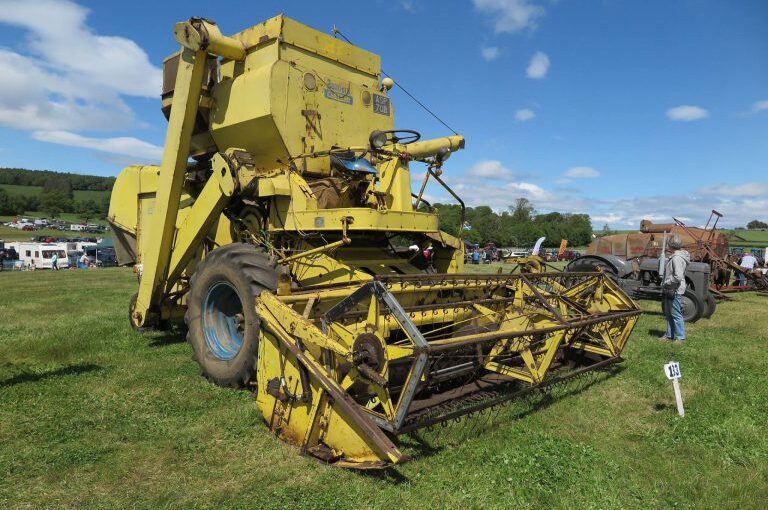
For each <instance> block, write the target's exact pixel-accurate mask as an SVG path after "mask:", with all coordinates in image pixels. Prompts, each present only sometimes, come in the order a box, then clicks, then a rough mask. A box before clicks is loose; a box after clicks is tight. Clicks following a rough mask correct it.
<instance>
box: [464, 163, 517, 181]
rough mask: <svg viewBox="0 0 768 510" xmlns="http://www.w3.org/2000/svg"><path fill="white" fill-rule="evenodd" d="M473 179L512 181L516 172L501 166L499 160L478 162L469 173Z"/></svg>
mask: <svg viewBox="0 0 768 510" xmlns="http://www.w3.org/2000/svg"><path fill="white" fill-rule="evenodd" d="M467 174H469V175H471V176H473V177H482V178H486V179H510V178H511V177H513V176H514V175H515V172H513V171H512V170H510V169H509V168H507V167H505V166H504V165H502V164H501V161H497V160H485V161H478V162H477V163H475V164H474V165H472V167H471V168H470V169H469V170H468V171H467Z"/></svg>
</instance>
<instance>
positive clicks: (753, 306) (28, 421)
mask: <svg viewBox="0 0 768 510" xmlns="http://www.w3.org/2000/svg"><path fill="white" fill-rule="evenodd" d="M484 269H485V268H484ZM488 269H489V270H493V269H494V268H488ZM0 289H2V290H3V292H2V295H3V299H2V301H0V508H3V509H6V508H9V509H11V508H12V509H17V508H18V509H28V508H29V509H31V508H34V509H37V508H56V509H60V508H65V509H67V508H73V509H74V508H77V509H83V508H107V509H116V508H148V509H158V508H216V509H225V508H259V509H278V508H286V509H294V508H301V509H312V508H322V509H333V510H341V509H355V510H359V509H368V508H381V509H384V508H386V509H392V508H397V509H422V508H425V507H426V508H434V509H442V508H461V509H474V508H478V509H480V508H482V509H490V508H504V509H507V508H537V509H539V508H567V509H586V508H593V509H624V508H626V509H656V508H664V509H666V508H684V509H688V508H697V509H698V508H706V509H708V508H712V509H731V508H733V509H745V510H746V509H762V508H765V505H766V499H765V498H766V494H768V463H767V462H766V459H768V436H766V434H765V432H766V416H768V377H767V376H766V366H768V351H766V348H765V347H766V341H768V314H766V313H765V307H766V303H768V302H767V301H766V298H765V297H759V296H756V295H754V294H743V295H738V296H735V298H734V300H733V301H732V302H728V303H723V304H721V305H720V306H719V308H718V311H717V313H716V315H715V316H714V318H713V319H712V320H703V321H700V322H698V323H697V324H694V325H692V326H690V328H689V340H688V342H687V343H686V344H685V345H683V346H679V345H671V344H669V343H662V342H659V341H658V340H655V338H654V337H655V335H656V333H655V332H656V330H658V329H660V328H661V327H662V318H661V317H659V316H658V315H656V314H646V315H644V316H643V317H642V318H641V319H640V321H639V323H638V325H637V327H636V329H635V332H634V334H633V335H632V338H631V339H630V342H629V344H628V346H627V348H626V350H625V357H626V359H627V361H626V363H625V364H624V365H623V367H624V368H623V370H622V371H620V372H618V373H616V374H615V375H613V376H612V377H609V378H607V379H600V378H598V379H596V380H595V382H594V384H593V385H592V386H590V387H587V388H584V389H583V391H576V390H577V389H578V387H575V388H574V387H572V389H573V390H574V391H571V392H570V393H565V394H563V393H557V394H555V398H553V399H551V400H546V399H537V400H534V402H533V404H530V405H529V404H523V403H518V404H515V405H510V406H507V407H504V408H503V409H502V411H501V412H500V413H499V415H498V416H497V417H496V420H495V421H494V422H492V423H491V424H490V425H486V426H484V427H483V426H480V427H479V428H475V429H473V428H472V427H471V426H470V425H471V424H475V425H477V424H478V423H480V422H481V419H480V418H472V419H470V420H469V421H468V422H467V425H466V426H457V425H452V426H450V427H448V428H445V429H439V430H438V431H437V432H427V431H425V432H424V433H423V434H422V436H421V437H422V438H423V439H424V440H425V441H426V443H427V444H428V445H429V448H417V447H416V443H415V442H414V441H413V440H411V439H408V438H406V439H405V440H404V441H405V449H406V451H407V452H408V453H410V454H411V455H412V456H413V460H412V461H411V462H409V463H406V464H404V465H402V466H400V467H397V468H395V469H392V470H389V471H387V472H383V473H374V474H366V473H359V472H354V471H345V470H342V469H337V468H330V467H326V466H323V465H320V464H318V463H316V462H314V461H312V460H309V459H307V458H303V457H300V456H299V455H298V453H297V452H296V451H295V450H294V449H293V448H292V447H290V446H287V445H285V444H283V443H281V442H280V441H278V440H277V439H275V438H274V437H273V436H272V435H271V434H270V432H269V431H268V430H267V427H266V426H265V425H263V423H262V421H261V418H260V416H259V414H258V412H257V410H256V406H255V404H254V402H253V400H252V397H251V396H250V394H249V393H247V392H243V391H233V390H226V389H221V388H217V387H214V386H212V385H210V384H209V383H207V382H206V381H205V380H204V379H202V378H201V377H199V376H198V373H197V368H196V366H195V364H194V363H193V362H192V361H191V360H190V349H189V347H188V346H187V344H186V343H184V342H182V341H180V340H181V336H178V335H177V336H162V335H160V334H152V335H140V334H138V333H135V332H133V331H132V330H131V329H130V327H129V326H128V322H127V319H126V313H127V306H128V301H129V298H130V296H131V294H132V293H133V292H134V291H135V289H136V282H135V278H134V276H133V275H132V274H131V272H130V271H129V270H126V269H106V270H101V271H61V272H58V273H51V272H43V271H37V272H27V273H9V272H4V273H0ZM643 306H644V307H646V308H647V309H648V310H650V311H655V310H656V309H657V308H658V306H657V304H656V303H645V304H644V305H643ZM672 359H674V360H677V361H679V362H680V364H681V367H682V372H683V379H682V387H683V394H684V397H685V403H686V411H687V414H686V416H685V418H683V419H681V418H679V417H678V416H677V414H676V412H675V410H674V400H673V396H672V389H671V385H670V383H669V381H667V379H666V378H665V377H664V375H663V373H662V364H663V363H665V362H667V361H669V360H672ZM473 420H474V421H473Z"/></svg>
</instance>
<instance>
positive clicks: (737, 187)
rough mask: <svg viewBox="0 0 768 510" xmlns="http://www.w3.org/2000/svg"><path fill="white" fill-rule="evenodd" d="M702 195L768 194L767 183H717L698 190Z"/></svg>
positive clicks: (753, 195)
mask: <svg viewBox="0 0 768 510" xmlns="http://www.w3.org/2000/svg"><path fill="white" fill-rule="evenodd" d="M698 192H699V193H701V194H702V195H723V196H726V197H759V196H763V195H768V184H765V183H762V182H760V183H758V182H748V183H744V184H718V185H716V186H707V187H704V188H700V189H699V190H698Z"/></svg>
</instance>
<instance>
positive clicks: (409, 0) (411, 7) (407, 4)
mask: <svg viewBox="0 0 768 510" xmlns="http://www.w3.org/2000/svg"><path fill="white" fill-rule="evenodd" d="M398 4H399V5H400V8H401V9H402V10H404V11H406V12H410V13H414V12H416V4H414V3H413V0H400V2H398Z"/></svg>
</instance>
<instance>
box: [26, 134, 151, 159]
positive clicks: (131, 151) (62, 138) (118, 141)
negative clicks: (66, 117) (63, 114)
mask: <svg viewBox="0 0 768 510" xmlns="http://www.w3.org/2000/svg"><path fill="white" fill-rule="evenodd" d="M32 138H34V139H35V140H39V141H41V142H49V143H55V144H59V145H68V146H70V147H82V148H85V149H91V150H95V151H101V152H108V153H110V154H120V155H123V156H130V157H132V158H136V159H138V160H144V161H146V162H151V163H155V162H158V161H160V158H161V157H162V155H163V148H162V147H158V146H157V145H153V144H151V143H148V142H145V141H143V140H139V139H138V138H133V137H130V136H120V137H114V138H90V137H86V136H81V135H78V134H77V133H71V132H69V131H35V132H34V133H32Z"/></svg>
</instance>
